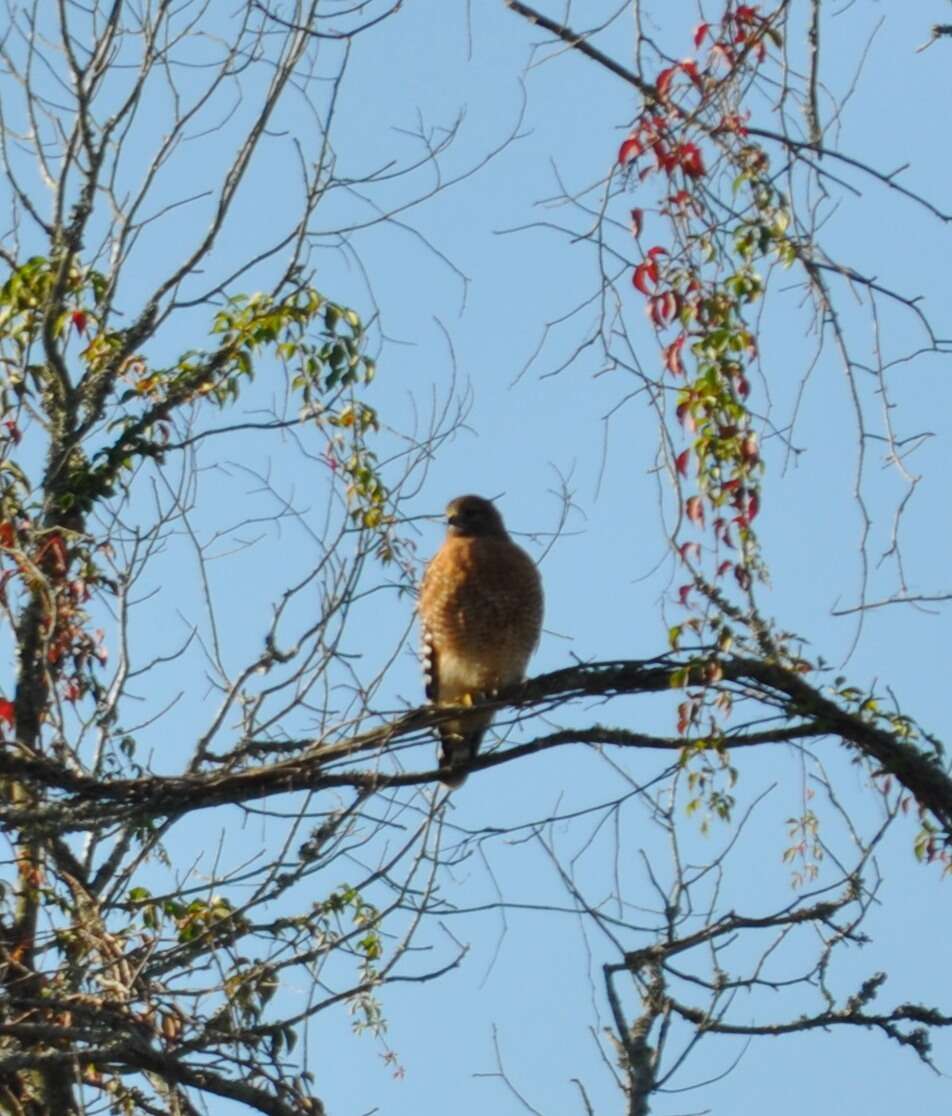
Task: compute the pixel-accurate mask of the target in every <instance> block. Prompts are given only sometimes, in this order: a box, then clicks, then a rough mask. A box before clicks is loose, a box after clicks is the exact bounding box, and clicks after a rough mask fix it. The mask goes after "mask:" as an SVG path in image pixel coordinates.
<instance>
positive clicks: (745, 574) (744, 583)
mask: <svg viewBox="0 0 952 1116" xmlns="http://www.w3.org/2000/svg"><path fill="white" fill-rule="evenodd" d="M734 577H735V578H736V579H737V584H738V585H739V586H740V587H741V589H749V588H750V570H748V569H747V567H746V566H742V565H741V564H740V563H739V562H738V563H737V565H736V566H735V567H734Z"/></svg>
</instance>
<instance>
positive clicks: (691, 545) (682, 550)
mask: <svg viewBox="0 0 952 1116" xmlns="http://www.w3.org/2000/svg"><path fill="white" fill-rule="evenodd" d="M678 554H680V556H681V561H682V562H687V561H689V560H690V559H692V558H693V559H695V560H697V559H699V558H700V557H701V544H700V543H696V542H686V543H681V545H680V546H679V547H678Z"/></svg>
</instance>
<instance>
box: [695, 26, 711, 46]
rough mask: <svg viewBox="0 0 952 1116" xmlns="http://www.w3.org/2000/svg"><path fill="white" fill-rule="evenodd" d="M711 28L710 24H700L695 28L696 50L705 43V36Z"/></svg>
mask: <svg viewBox="0 0 952 1116" xmlns="http://www.w3.org/2000/svg"><path fill="white" fill-rule="evenodd" d="M710 26H711V25H710V24H709V23H699V24H698V25H697V27H695V28H694V46H695V49H696V48H697V47H699V46H700V45H701V43H702V42H704V36H705V35H706V34H707V31H708V28H709V27H710Z"/></svg>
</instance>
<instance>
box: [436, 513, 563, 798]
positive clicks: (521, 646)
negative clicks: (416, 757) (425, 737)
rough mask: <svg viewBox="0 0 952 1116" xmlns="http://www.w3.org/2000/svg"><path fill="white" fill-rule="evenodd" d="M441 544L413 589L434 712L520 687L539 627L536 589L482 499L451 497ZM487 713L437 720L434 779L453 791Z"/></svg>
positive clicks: (529, 569)
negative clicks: (437, 766) (416, 590)
mask: <svg viewBox="0 0 952 1116" xmlns="http://www.w3.org/2000/svg"><path fill="white" fill-rule="evenodd" d="M446 523H447V530H446V541H445V542H444V543H443V545H442V547H440V549H439V551H437V553H436V555H435V556H434V557H433V559H432V560H431V561H430V564H429V565H428V566H427V568H426V572H425V573H424V575H423V582H422V584H421V586H420V604H419V609H420V620H421V623H422V627H423V658H424V668H425V671H426V696H427V697H428V698H429V700H430V701H431V702H433V703H434V704H435V705H438V706H440V705H443V706H452V705H463V706H467V705H472V704H473V703H474V701H476V700H477V699H478V698H479V697H480V696H482V695H485V694H491V693H493V692H494V691H496V690H498V689H500V688H501V687H503V686H508V685H511V684H512V683H514V682H520V681H522V679H523V677H524V676H525V670H526V663H528V661H529V656H530V655H531V654H532V652H533V650H534V649H535V646H536V644H537V643H538V642H539V633H540V631H541V628H542V582H541V580H540V578H539V572H538V570H537V569H536V567H535V563H534V562H533V561H532V559H531V558H530V557H529V555H528V554H526V552H525V551H524V550H523V549H522V548H521V547H518V546H516V544H515V543H514V542H513V541H512V539H511V538H510V537H509V535H508V534H507V533H506V528H505V526H504V525H503V521H502V516H501V515H500V514H499V512H498V511H497V510H496V508H495V506H494V505H493V504H492V503H490V501H489V500H485V499H483V497H482V496H458V497H457V498H456V499H455V500H452V501H451V502H450V503H449V505H448V506H447V508H446ZM491 720H492V713H491V712H488V711H485V712H484V711H480V710H474V711H473V712H472V713H465V714H463V715H461V716H460V717H459V718H453V719H452V720H449V721H444V722H443V723H442V724H441V725H440V726H439V734H440V742H441V746H440V779H441V780H442V781H443V782H444V783H445V784H446V785H447V786H449V787H458V786H459V785H460V783H462V782H463V780H464V779H465V778H466V773H465V771H461V770H459V768H461V767H465V765H466V764H467V763H468V762H469V761H470V760H471V759H472V758H473V757H474V756H475V755H476V753H477V752H478V751H479V745H480V742H481V741H482V738H483V734H484V733H485V732H486V729H487V728H488V727H489V723H490V721H491Z"/></svg>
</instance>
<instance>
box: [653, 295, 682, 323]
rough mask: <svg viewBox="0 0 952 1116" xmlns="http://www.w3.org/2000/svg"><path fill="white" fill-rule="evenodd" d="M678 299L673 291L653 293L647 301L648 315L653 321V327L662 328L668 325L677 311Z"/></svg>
mask: <svg viewBox="0 0 952 1116" xmlns="http://www.w3.org/2000/svg"><path fill="white" fill-rule="evenodd" d="M680 301H681V300H680V299H679V298H678V296H677V295H676V294H675V292H674V291H665V292H664V294H656V295H654V296H653V297H652V298H651V300H650V301H649V303H648V317H649V318H650V319H651V321H652V322H653V323H654V326H655V329H664V328H665V326H667V325H670V324H671V322H672V321H673V320H674V317H675V315H676V314H677V312H678V307H679V305H680Z"/></svg>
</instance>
